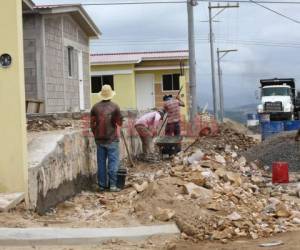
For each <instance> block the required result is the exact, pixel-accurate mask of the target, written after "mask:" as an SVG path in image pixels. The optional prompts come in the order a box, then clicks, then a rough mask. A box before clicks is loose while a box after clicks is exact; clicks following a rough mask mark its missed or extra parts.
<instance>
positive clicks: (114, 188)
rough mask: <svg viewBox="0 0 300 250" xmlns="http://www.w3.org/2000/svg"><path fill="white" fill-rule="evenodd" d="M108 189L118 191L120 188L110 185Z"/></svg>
mask: <svg viewBox="0 0 300 250" xmlns="http://www.w3.org/2000/svg"><path fill="white" fill-rule="evenodd" d="M109 191H110V192H120V191H121V189H120V188H118V187H115V186H112V187H110V188H109Z"/></svg>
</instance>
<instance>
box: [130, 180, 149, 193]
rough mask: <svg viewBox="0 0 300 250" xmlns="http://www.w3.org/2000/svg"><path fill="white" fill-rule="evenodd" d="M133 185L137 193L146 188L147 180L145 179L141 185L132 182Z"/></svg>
mask: <svg viewBox="0 0 300 250" xmlns="http://www.w3.org/2000/svg"><path fill="white" fill-rule="evenodd" d="M133 187H134V189H135V190H136V191H137V192H138V193H141V192H143V191H144V190H146V189H147V187H148V182H147V181H144V182H143V183H142V184H141V185H139V184H137V183H135V184H133Z"/></svg>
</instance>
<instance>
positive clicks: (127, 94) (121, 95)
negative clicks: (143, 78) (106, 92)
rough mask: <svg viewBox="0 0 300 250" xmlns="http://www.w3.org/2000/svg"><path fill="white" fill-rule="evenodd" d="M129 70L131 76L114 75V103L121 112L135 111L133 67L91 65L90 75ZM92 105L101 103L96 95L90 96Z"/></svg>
mask: <svg viewBox="0 0 300 250" xmlns="http://www.w3.org/2000/svg"><path fill="white" fill-rule="evenodd" d="M118 70H131V71H132V73H131V74H114V88H115V91H116V96H115V97H114V98H113V101H114V102H116V103H117V104H118V105H119V106H120V108H121V109H122V110H128V109H136V93H135V73H134V65H103V66H102V65H101V66H100V65H97V66H96V65H92V67H91V73H93V72H95V71H118ZM91 96H92V97H91V98H92V105H94V104H95V103H97V102H99V101H101V98H100V96H99V95H98V94H92V95H91Z"/></svg>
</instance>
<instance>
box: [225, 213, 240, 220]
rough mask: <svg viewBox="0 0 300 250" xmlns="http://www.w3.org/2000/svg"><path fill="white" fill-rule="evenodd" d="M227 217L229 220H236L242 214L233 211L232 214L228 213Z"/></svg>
mask: <svg viewBox="0 0 300 250" xmlns="http://www.w3.org/2000/svg"><path fill="white" fill-rule="evenodd" d="M227 218H228V219H229V220H231V221H237V220H240V219H242V216H241V215H240V214H238V213H237V212H233V213H232V214H230V215H228V216H227Z"/></svg>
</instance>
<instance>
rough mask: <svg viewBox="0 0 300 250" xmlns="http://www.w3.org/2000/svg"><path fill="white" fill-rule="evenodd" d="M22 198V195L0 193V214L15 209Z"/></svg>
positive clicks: (23, 195) (23, 196)
mask: <svg viewBox="0 0 300 250" xmlns="http://www.w3.org/2000/svg"><path fill="white" fill-rule="evenodd" d="M24 198H25V194H24V193H0V212H7V211H8V210H10V209H12V208H14V207H16V206H17V205H18V204H19V203H20V202H21V201H23V200H24Z"/></svg>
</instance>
